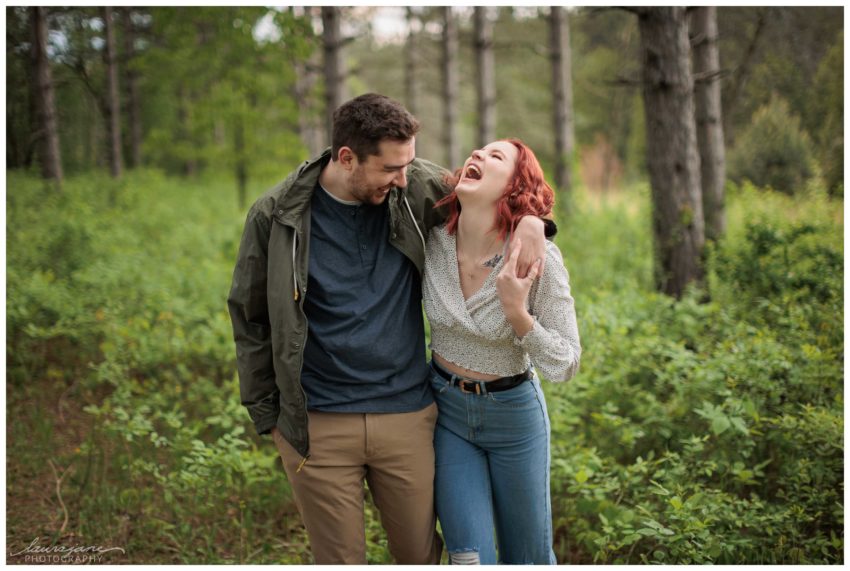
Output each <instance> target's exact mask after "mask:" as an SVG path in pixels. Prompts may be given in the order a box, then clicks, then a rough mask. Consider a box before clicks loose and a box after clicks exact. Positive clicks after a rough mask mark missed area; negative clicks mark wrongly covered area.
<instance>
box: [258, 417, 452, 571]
mask: <svg viewBox="0 0 850 571" xmlns="http://www.w3.org/2000/svg"><path fill="white" fill-rule="evenodd" d="M436 420H437V405H436V404H431V405H430V406H428V407H426V408H424V409H422V410H421V411H417V412H409V413H398V414H360V413H354V414H352V413H332V412H315V411H310V412H309V413H308V423H309V424H308V426H309V431H310V458H309V459H308V460H307V463H306V464H304V466H303V467H302V468H301V471H300V472H296V470H297V469H298V464H299V463H300V462H301V460H302V458H301V456H300V455H299V454H298V453H297V452H296V451H295V449H294V448H292V446H291V445H290V444H289V443H288V442H287V441H286V440H285V439H284V438H283V437H282V436H281V435H280V433H279V432H278V431H277V430H273V431H272V434H273V436H274V440H275V444H276V445H277V449H278V452H279V453H280V456H281V458H282V459H283V467H284V469H285V470H286V476H287V478H288V479H289V483H290V485H291V486H292V490H293V492H294V496H295V503H296V505H297V507H298V511H299V512H300V513H301V518H302V519H303V520H304V525H305V526H306V527H307V533H308V535H309V536H310V544H311V548H312V551H313V557H314V558H315V560H316V563H318V564H340V563H350V564H365V563H366V534H365V530H364V520H363V518H364V512H363V501H364V496H365V490H364V487H363V480H364V478H365V479H366V481H367V482H368V483H369V489H370V490H371V492H372V497H373V498H374V500H375V505H376V506H377V507H378V510H379V511H380V513H381V523H382V524H383V526H384V529H385V530H386V532H387V539H388V542H389V549H390V553H391V554H392V556H393V557H394V558H395V561H396V563H399V564H418V565H428V564H431V565H437V564H439V562H440V554H441V552H442V541H441V540H440V537H439V535H437V531H436V516H435V515H434V445H433V437H434V425H435V423H436Z"/></svg>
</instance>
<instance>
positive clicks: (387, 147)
mask: <svg viewBox="0 0 850 571" xmlns="http://www.w3.org/2000/svg"><path fill="white" fill-rule="evenodd" d="M352 154H353V153H352ZM414 158H416V138H415V137H411V138H410V140H409V141H404V142H399V141H390V140H385V141H381V142H380V144H379V145H378V154H377V155H369V156H368V157H366V160H364V161H358V160H357V157H356V156H355V157H353V159H352V164H353V168H352V171H351V175H350V178H349V180H348V191H349V193H350V194H351V195H352V196H353V197H354V199H355V200H359V201H360V202H363V203H365V204H375V205H378V204H381V203H382V202H384V200H386V198H387V195H388V194H389V192H390V189H391V188H393V187H394V186H397V187H399V188H404V187H406V186H407V166H408V165H409V164H410V163H411V162H413V159H414Z"/></svg>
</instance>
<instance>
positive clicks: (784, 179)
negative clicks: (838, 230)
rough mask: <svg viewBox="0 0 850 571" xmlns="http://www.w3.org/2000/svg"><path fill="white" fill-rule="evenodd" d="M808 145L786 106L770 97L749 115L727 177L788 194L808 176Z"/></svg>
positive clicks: (811, 161) (810, 157) (779, 99)
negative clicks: (749, 120) (766, 102)
mask: <svg viewBox="0 0 850 571" xmlns="http://www.w3.org/2000/svg"><path fill="white" fill-rule="evenodd" d="M812 166H813V157H812V144H811V141H810V139H809V136H808V134H806V133H805V132H804V131H803V130H802V129H801V128H800V119H799V117H797V116H796V115H793V114H792V113H791V111H790V109H789V107H788V103H787V102H786V101H785V100H784V99H782V98H781V97H779V96H774V97H773V98H772V99H771V100H770V103H768V104H767V105H765V106H764V107H761V108H760V109H759V110H757V111H756V112H755V113H754V114H753V118H752V122H751V123H750V125H749V127H747V129H746V130H744V132H743V133H741V136H740V137H739V138H738V139H737V141H736V142H735V147H734V148H733V149H732V151H731V152H730V157H729V169H728V170H729V177H730V178H731V179H733V180H735V181H742V180H749V181H750V182H752V183H753V184H755V185H757V186H769V187H771V188H773V189H775V190H779V191H782V192H785V193H792V192H794V190H795V189H797V188H800V187H801V186H803V184H804V183H805V181H806V180H807V179H809V178H810V177H811V176H812V174H813V170H812Z"/></svg>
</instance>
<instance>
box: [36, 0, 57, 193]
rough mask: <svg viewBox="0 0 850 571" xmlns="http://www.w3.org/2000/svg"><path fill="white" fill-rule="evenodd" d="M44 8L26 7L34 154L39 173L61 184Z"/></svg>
mask: <svg viewBox="0 0 850 571" xmlns="http://www.w3.org/2000/svg"><path fill="white" fill-rule="evenodd" d="M46 10H47V9H46V8H44V7H42V6H36V7H32V8H30V9H29V13H30V26H31V29H32V46H31V51H30V56H31V58H32V91H33V98H34V100H35V110H36V116H37V118H38V119H37V125H38V130H39V132H38V135H37V137H38V140H39V143H38V153H39V159H40V162H41V176H42V177H43V178H44V179H46V180H52V181H55V183H56V186H57V188H59V189H61V187H62V157H61V154H60V149H59V125H58V118H57V116H56V102H55V99H54V95H53V79H52V77H51V73H50V62H49V61H48V59H47V15H46Z"/></svg>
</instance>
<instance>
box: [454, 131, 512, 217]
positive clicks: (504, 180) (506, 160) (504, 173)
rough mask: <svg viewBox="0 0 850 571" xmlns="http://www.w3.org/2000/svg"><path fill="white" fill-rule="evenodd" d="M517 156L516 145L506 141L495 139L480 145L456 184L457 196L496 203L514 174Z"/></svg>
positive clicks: (466, 163) (467, 162) (462, 199)
mask: <svg viewBox="0 0 850 571" xmlns="http://www.w3.org/2000/svg"><path fill="white" fill-rule="evenodd" d="M518 156H519V151H518V150H517V148H516V147H515V146H514V145H513V143H509V142H507V141H494V142H492V143H490V144H489V145H487V146H486V147H484V148H483V149H479V150H477V151H472V156H470V157H469V158H468V159H467V160H466V162H465V163H464V164H463V169H462V170H461V172H460V181H458V183H457V186H456V187H455V191H456V192H457V196H458V199H459V200H460V201H461V202H466V201H468V200H476V201H478V200H481V201H484V202H485V203H488V204H493V203H495V202H496V201H497V200H499V197H501V196H502V193H503V192H504V190H505V187H506V186H507V185H508V183H509V182H510V180H511V177H513V174H514V169H515V168H516V161H517V158H518Z"/></svg>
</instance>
